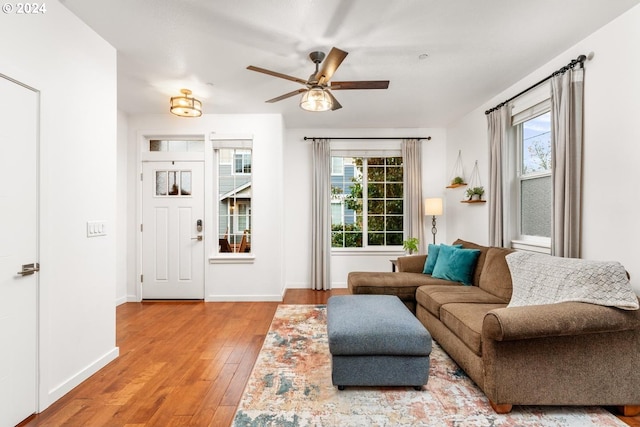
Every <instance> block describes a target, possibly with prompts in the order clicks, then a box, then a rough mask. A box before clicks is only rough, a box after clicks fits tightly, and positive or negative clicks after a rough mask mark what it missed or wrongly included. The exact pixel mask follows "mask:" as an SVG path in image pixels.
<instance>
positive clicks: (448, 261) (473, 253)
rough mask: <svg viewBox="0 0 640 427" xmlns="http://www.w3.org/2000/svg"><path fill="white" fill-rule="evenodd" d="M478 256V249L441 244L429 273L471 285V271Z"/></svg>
mask: <svg viewBox="0 0 640 427" xmlns="http://www.w3.org/2000/svg"><path fill="white" fill-rule="evenodd" d="M479 257H480V251H479V250H478V249H462V248H454V247H452V246H445V245H443V246H442V247H441V248H440V251H439V253H438V259H437V260H436V265H435V266H434V267H433V273H432V274H431V275H432V276H433V277H437V278H438V279H445V280H451V281H453V282H461V283H463V284H465V285H472V284H473V273H474V271H475V269H476V264H477V262H478V258H479Z"/></svg>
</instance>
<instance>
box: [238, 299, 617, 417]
mask: <svg viewBox="0 0 640 427" xmlns="http://www.w3.org/2000/svg"><path fill="white" fill-rule="evenodd" d="M233 426H238V427H239V426H252V427H257V426H286V427H298V426H300V427H307V426H341V427H342V426H354V427H355V426H357V427H362V426H437V427H443V426H452V427H453V426H455V427H458V426H460V427H462V426H478V427H479V426H508V427H514V426H542V427H547V426H554V427H560V426H562V427H564V426H571V427H588V426H594V427H595V426H597V427H606V426H625V424H624V423H622V421H620V420H618V419H617V418H616V417H615V416H613V415H611V414H610V413H609V412H608V411H606V410H605V409H603V408H599V407H538V406H514V408H513V411H512V412H511V413H509V414H507V415H498V414H496V413H495V412H494V411H493V410H492V409H491V407H490V406H489V402H488V400H487V399H486V397H485V396H484V394H483V393H482V391H480V389H478V388H477V387H476V386H475V384H474V383H473V382H472V381H471V380H470V379H469V378H468V377H467V376H466V375H465V373H464V372H463V371H462V370H460V368H458V366H457V365H456V364H455V363H454V362H453V361H452V360H451V359H450V358H449V356H448V355H447V354H446V353H445V352H444V351H442V349H441V348H440V347H439V346H438V345H437V344H436V343H435V342H434V345H433V350H432V352H431V369H430V372H429V381H428V383H427V385H426V386H425V387H424V388H423V390H422V391H416V390H414V389H413V388H412V387H378V388H373V387H370V388H367V387H347V388H346V389H345V390H343V391H339V390H338V389H337V388H336V387H334V386H333V385H332V384H331V356H330V354H329V345H328V342H327V329H326V306H324V305H316V306H314V305H280V306H279V307H278V310H277V312H276V314H275V316H274V318H273V321H272V323H271V328H270V330H269V333H268V334H267V337H266V339H265V342H264V345H263V347H262V350H261V351H260V354H259V356H258V359H257V360H256V364H255V366H254V368H253V372H252V373H251V376H250V378H249V381H248V382H247V386H246V388H245V390H244V394H243V396H242V400H241V402H240V404H239V406H238V410H237V412H236V414H235V417H234V421H233Z"/></svg>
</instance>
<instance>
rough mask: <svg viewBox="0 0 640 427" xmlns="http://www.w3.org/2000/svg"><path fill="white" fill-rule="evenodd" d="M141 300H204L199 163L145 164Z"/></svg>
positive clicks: (202, 200)
mask: <svg viewBox="0 0 640 427" xmlns="http://www.w3.org/2000/svg"><path fill="white" fill-rule="evenodd" d="M142 177H143V180H142V186H143V190H142V193H143V196H142V197H143V200H142V298H143V299H204V242H203V239H204V163H203V162H179V161H175V162H171V161H169V162H144V163H143V171H142Z"/></svg>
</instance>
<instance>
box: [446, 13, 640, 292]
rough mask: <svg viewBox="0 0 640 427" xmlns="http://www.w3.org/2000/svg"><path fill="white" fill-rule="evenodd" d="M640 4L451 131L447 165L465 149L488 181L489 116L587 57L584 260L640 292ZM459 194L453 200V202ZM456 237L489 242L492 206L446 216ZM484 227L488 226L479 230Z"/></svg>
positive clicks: (463, 208) (467, 159) (467, 208)
mask: <svg viewBox="0 0 640 427" xmlns="http://www.w3.org/2000/svg"><path fill="white" fill-rule="evenodd" d="M638 23H640V6H636V7H635V8H633V9H631V10H630V11H629V12H627V13H625V14H624V15H622V16H620V17H619V18H617V19H616V20H614V21H612V22H611V23H609V24H608V25H606V26H604V27H603V28H601V29H600V30H598V31H597V32H595V33H593V34H592V35H591V36H589V37H587V38H585V39H584V40H582V41H581V42H580V43H578V44H576V45H575V46H573V47H572V48H571V49H568V50H567V51H566V52H564V53H563V54H561V55H559V56H558V57H556V58H554V59H553V60H552V61H550V62H549V63H547V64H545V65H543V66H541V67H540V68H539V69H537V70H535V71H534V72H532V73H531V74H530V75H529V76H528V77H526V78H524V79H523V80H522V81H520V82H518V83H517V84H515V85H513V86H512V87H510V88H508V89H506V90H505V91H504V92H502V93H500V94H498V95H497V96H495V97H494V98H492V99H490V100H488V101H487V102H486V103H485V104H483V105H482V106H480V107H479V108H478V109H476V110H474V111H472V112H471V113H469V114H468V115H467V116H465V117H464V118H462V119H461V120H459V121H458V122H457V123H455V124H453V125H452V126H451V127H449V128H448V129H447V132H448V146H447V159H448V160H447V163H448V164H450V165H452V164H453V162H454V161H455V156H456V155H457V152H458V149H462V154H463V157H464V159H465V166H466V168H467V170H470V169H469V168H470V167H472V166H473V163H472V162H473V160H475V159H476V158H477V159H478V160H479V163H480V172H481V174H482V180H483V184H485V185H486V183H487V182H488V178H487V177H488V172H489V171H488V145H487V136H486V119H485V115H484V111H485V110H486V109H488V108H491V107H493V106H495V105H496V104H498V103H499V102H502V101H504V100H505V99H507V98H509V97H511V96H513V95H514V94H516V93H518V92H520V91H521V90H523V89H525V88H527V87H528V86H530V85H532V84H533V83H535V82H537V81H539V80H541V79H542V78H544V77H546V76H547V75H549V74H550V73H551V72H553V71H555V70H556V69H558V68H560V67H562V66H564V65H566V64H567V63H568V62H569V61H570V60H571V59H573V58H576V57H577V56H578V55H580V54H588V53H589V52H594V54H595V56H594V58H593V60H591V61H588V62H587V63H586V64H585V69H586V71H585V125H584V181H583V197H584V200H583V220H584V222H583V232H582V257H583V258H586V259H596V260H616V261H619V262H621V263H622V264H623V265H624V266H625V267H626V269H627V270H628V271H629V272H630V274H631V284H632V286H633V287H634V289H635V290H636V292H637V293H639V294H640V258H638V256H637V254H638V248H637V242H638V241H640V223H639V222H638V220H637V208H638V205H639V203H638V201H637V198H638V195H639V194H638V190H637V188H636V187H635V181H637V180H638V178H639V177H638V170H639V169H638V165H639V161H640V143H639V142H640V127H639V126H638V118H639V117H640V116H639V114H640V96H639V94H640V81H639V80H638V77H637V76H639V75H640V49H638V41H639V40H640V25H638ZM453 197H454V196H453V195H452V196H451V197H450V198H453ZM447 220H448V222H449V230H448V231H449V233H450V234H451V235H452V237H461V238H465V239H468V240H473V241H476V242H478V243H487V241H488V225H487V224H488V219H487V206H486V204H484V205H470V206H466V205H462V206H460V207H459V208H457V209H451V210H449V211H448V212H447ZM478 224H480V225H481V226H480V227H478Z"/></svg>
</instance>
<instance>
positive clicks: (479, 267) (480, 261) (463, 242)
mask: <svg viewBox="0 0 640 427" xmlns="http://www.w3.org/2000/svg"><path fill="white" fill-rule="evenodd" d="M453 244H454V245H462V247H463V248H465V249H478V250H480V256H479V257H478V262H476V269H475V272H474V273H473V285H474V286H478V284H479V283H480V275H481V274H482V267H483V266H484V259H485V257H486V255H487V251H488V250H489V247H488V246H482V245H478V244H476V243H473V242H467V241H466V240H462V239H458V240H456V241H455V242H453Z"/></svg>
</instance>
